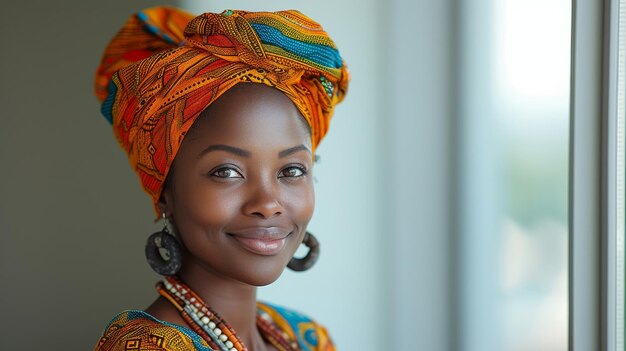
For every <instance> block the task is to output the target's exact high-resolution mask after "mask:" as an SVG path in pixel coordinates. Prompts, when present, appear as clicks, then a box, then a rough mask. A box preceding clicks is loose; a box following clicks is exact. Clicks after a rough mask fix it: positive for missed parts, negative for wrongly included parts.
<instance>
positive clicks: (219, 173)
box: [211, 167, 243, 178]
mask: <svg viewBox="0 0 626 351" xmlns="http://www.w3.org/2000/svg"><path fill="white" fill-rule="evenodd" d="M211 176H213V177H217V178H243V176H242V175H241V173H239V171H237V170H236V169H234V168H231V167H222V168H219V169H216V170H215V171H213V172H212V173H211Z"/></svg>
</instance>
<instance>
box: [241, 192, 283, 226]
mask: <svg viewBox="0 0 626 351" xmlns="http://www.w3.org/2000/svg"><path fill="white" fill-rule="evenodd" d="M251 190H252V191H251V194H250V197H249V198H248V201H246V203H245V204H244V206H243V211H244V213H245V214H246V215H248V216H254V217H260V218H263V219H267V218H272V217H275V216H278V215H280V214H282V213H283V211H284V209H283V206H282V204H281V202H280V201H279V198H278V196H277V189H274V187H273V186H272V185H271V184H263V185H257V186H255V187H254V189H251Z"/></svg>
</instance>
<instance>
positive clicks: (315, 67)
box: [96, 7, 348, 351]
mask: <svg viewBox="0 0 626 351" xmlns="http://www.w3.org/2000/svg"><path fill="white" fill-rule="evenodd" d="M347 81H348V73H347V70H346V67H345V64H344V63H343V61H342V59H341V57H340V56H339V54H338V51H337V49H336V47H335V45H334V43H333V42H332V40H331V39H330V38H329V37H328V35H327V34H326V33H325V32H324V31H323V29H322V28H321V27H320V26H319V24H317V23H316V22H314V21H312V20H311V19H309V18H308V17H306V16H304V15H302V14H301V13H299V12H296V11H282V12H276V13H268V12H258V13H253V12H244V11H231V10H227V11H224V12H223V13H221V14H213V13H205V14H203V15H201V16H198V17H195V18H193V16H191V15H189V14H187V13H185V12H183V11H181V10H178V9H175V8H169V7H158V8H152V9H148V10H144V11H142V12H140V13H138V14H137V15H135V16H133V17H132V18H131V19H130V20H129V21H128V22H127V23H126V24H125V26H124V28H122V30H121V31H120V32H119V33H118V34H117V36H116V37H115V38H114V39H113V40H112V42H111V43H110V44H109V46H108V47H107V49H106V50H105V54H104V56H103V59H102V64H101V66H100V68H99V69H98V74H97V76H96V94H97V95H98V97H99V98H100V100H101V101H102V112H103V114H104V115H105V117H106V118H107V119H108V121H109V122H111V123H112V125H113V130H114V133H115V135H116V137H117V139H118V141H119V142H120V144H121V146H122V147H123V148H124V150H126V151H127V153H128V154H129V159H130V162H131V165H132V166H133V168H134V169H135V170H136V172H137V173H138V175H139V178H140V181H141V183H142V185H143V187H144V189H145V190H146V192H148V194H150V196H151V197H152V200H153V203H154V207H155V211H156V213H157V218H163V220H164V222H165V227H164V229H163V230H162V231H161V232H157V233H154V234H153V235H152V236H150V238H149V239H148V244H147V245H146V257H147V259H148V262H149V264H150V265H151V267H152V268H153V269H154V270H155V271H156V272H158V273H159V274H162V275H164V276H165V278H164V281H163V282H162V283H159V284H158V285H157V290H158V292H159V294H160V297H159V298H158V299H157V300H156V301H154V303H152V305H150V306H149V307H148V308H147V309H146V310H145V311H126V312H123V313H121V314H119V315H118V316H116V317H115V318H114V319H113V320H112V321H111V322H110V323H109V325H108V326H107V328H106V329H105V331H104V333H103V335H102V337H101V339H100V341H99V342H98V345H97V346H96V350H229V351H233V350H239V351H240V350H254V351H260V350H261V351H262V350H334V346H333V345H332V342H331V341H330V338H329V337H328V335H327V333H326V330H325V329H324V328H323V327H322V326H320V325H319V324H317V323H315V322H314V321H313V320H311V319H310V318H308V317H306V316H304V315H302V314H300V313H298V312H295V311H292V310H288V309H285V308H282V307H278V306H274V305H270V304H265V303H259V302H257V301H256V287H257V286H263V285H267V284H270V283H272V282H273V281H275V280H276V279H277V278H278V277H279V275H280V274H281V273H282V271H283V270H284V268H285V267H286V266H288V267H289V268H291V269H294V270H300V271H301V270H306V269H308V268H310V267H311V266H312V265H313V263H314V262H315V260H316V258H317V255H318V253H319V245H318V244H317V240H316V239H315V237H314V236H313V235H312V234H310V233H308V232H307V231H306V226H307V224H308V222H309V220H310V219H311V216H312V213H313V207H314V196H313V183H312V176H311V170H312V167H313V159H314V153H315V148H316V146H317V145H318V143H319V142H320V140H321V139H322V138H323V137H324V135H325V134H326V131H327V130H328V123H329V121H330V118H331V116H332V113H333V108H334V106H335V105H336V104H337V103H339V102H340V101H341V100H342V99H343V97H344V94H345V92H346V89H347ZM240 83H255V84H240ZM301 243H304V244H305V245H306V246H308V247H309V252H308V254H307V255H306V256H305V257H304V258H302V259H298V258H294V257H293V255H294V253H295V251H296V249H297V248H298V246H299V245H300V244H301Z"/></svg>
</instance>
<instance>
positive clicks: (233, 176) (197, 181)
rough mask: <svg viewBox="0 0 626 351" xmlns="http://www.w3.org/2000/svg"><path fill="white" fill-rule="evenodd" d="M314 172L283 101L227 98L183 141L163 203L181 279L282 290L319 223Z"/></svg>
mask: <svg viewBox="0 0 626 351" xmlns="http://www.w3.org/2000/svg"><path fill="white" fill-rule="evenodd" d="M312 166H313V162H312V155H311V137H310V133H309V131H308V129H307V126H306V125H305V122H304V121H303V119H302V117H301V115H300V113H299V111H298V110H297V108H296V107H295V106H294V104H293V103H292V102H291V101H290V100H289V99H288V98H287V97H286V96H285V95H284V94H283V93H281V92H280V91H278V90H276V89H274V88H270V87H267V86H264V85H261V84H239V85H237V86H235V87H234V88H232V89H230V90H229V91H227V92H226V93H225V94H224V95H222V96H221V97H220V98H219V99H218V100H217V101H215V103H213V104H212V105H211V106H210V107H209V108H208V109H207V111H205V113H204V114H203V116H201V117H200V118H198V119H197V120H196V121H195V123H194V125H193V126H192V128H191V129H190V131H189V133H188V134H187V136H186V137H185V139H184V141H183V143H182V145H181V147H180V149H179V151H178V154H177V156H176V158H175V160H174V163H173V165H172V173H171V174H170V177H169V178H170V179H169V180H168V183H167V185H166V187H165V189H164V192H163V196H162V201H161V202H160V206H161V208H162V210H163V211H164V212H165V214H166V216H168V217H170V218H172V220H173V222H174V223H175V226H176V229H177V233H178V235H179V237H180V239H181V241H182V243H183V246H184V247H185V251H184V253H183V268H182V269H183V271H185V270H190V269H198V268H200V269H202V270H203V271H205V272H208V273H211V274H214V275H216V276H219V277H221V278H227V279H234V280H236V281H239V282H242V283H245V284H249V285H254V286H263V285H267V284H269V283H271V282H273V281H274V280H276V279H277V278H278V277H279V276H280V274H281V273H282V271H283V270H284V268H285V266H286V265H287V263H288V262H289V260H290V259H291V257H292V256H293V254H294V253H295V251H296V249H297V248H298V246H299V244H300V243H301V241H302V239H303V237H304V233H305V230H306V226H307V224H308V222H309V220H310V219H311V216H312V214H313V208H314V194H313V182H312V173H311V171H312Z"/></svg>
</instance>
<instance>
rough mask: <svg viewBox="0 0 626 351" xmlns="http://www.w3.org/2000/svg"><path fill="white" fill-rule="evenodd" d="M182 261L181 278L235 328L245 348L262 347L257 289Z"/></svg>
mask: <svg viewBox="0 0 626 351" xmlns="http://www.w3.org/2000/svg"><path fill="white" fill-rule="evenodd" d="M185 263H187V264H184V265H183V267H184V269H183V270H182V271H181V273H180V275H179V276H180V278H181V279H182V281H183V282H185V284H187V285H188V286H189V287H190V288H191V289H192V290H193V291H194V292H195V293H196V294H197V295H198V296H200V297H201V298H202V299H203V300H204V302H205V303H206V304H207V305H209V307H210V308H211V309H212V310H213V311H215V312H216V313H217V314H218V315H219V316H220V317H222V318H223V319H224V321H226V323H228V324H229V325H230V327H231V328H233V329H234V330H235V332H236V333H237V337H238V338H239V340H240V341H241V342H243V343H244V345H246V347H247V349H248V350H250V351H253V350H263V345H264V341H263V338H262V337H261V334H260V332H259V330H258V328H257V326H256V314H257V307H256V303H257V300H256V292H257V288H256V287H255V286H251V285H248V284H244V283H242V282H239V281H236V280H233V279H232V278H229V277H224V276H222V275H220V274H218V273H217V272H214V271H211V270H210V269H207V267H201V266H199V265H197V264H195V263H193V262H185Z"/></svg>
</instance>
